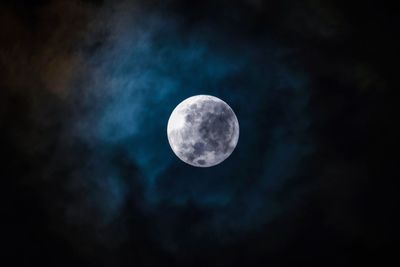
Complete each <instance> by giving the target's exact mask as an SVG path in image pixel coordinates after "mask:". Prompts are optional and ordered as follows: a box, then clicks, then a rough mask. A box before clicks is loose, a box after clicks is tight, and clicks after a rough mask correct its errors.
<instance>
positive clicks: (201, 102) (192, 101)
mask: <svg viewBox="0 0 400 267" xmlns="http://www.w3.org/2000/svg"><path fill="white" fill-rule="evenodd" d="M167 133H168V141H169V144H170V146H171V148H172V150H173V151H174V153H175V154H176V155H177V156H178V158H180V159H181V160H182V161H184V162H186V163H188V164H190V165H192V166H195V167H211V166H214V165H217V164H219V163H221V162H222V161H224V160H225V159H226V158H228V157H229V155H231V153H232V152H233V150H234V149H235V147H236V144H237V142H238V140H239V122H238V120H237V118H236V115H235V113H234V112H233V110H232V109H231V107H229V105H228V104H227V103H225V102H224V101H222V100H221V99H219V98H217V97H214V96H210V95H196V96H192V97H189V98H187V99H185V100H184V101H182V102H181V103H180V104H179V105H178V106H177V107H176V108H175V109H174V111H173V112H172V114H171V116H170V118H169V120H168V127H167Z"/></svg>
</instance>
